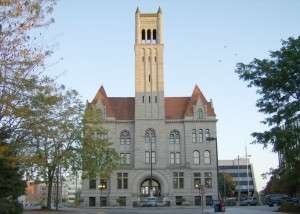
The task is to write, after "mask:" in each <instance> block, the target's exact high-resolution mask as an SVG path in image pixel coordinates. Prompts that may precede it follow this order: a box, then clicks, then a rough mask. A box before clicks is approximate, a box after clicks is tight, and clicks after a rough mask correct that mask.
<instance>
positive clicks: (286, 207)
mask: <svg viewBox="0 0 300 214" xmlns="http://www.w3.org/2000/svg"><path fill="white" fill-rule="evenodd" d="M278 211H280V212H291V213H300V205H299V204H298V205H295V204H290V203H283V204H281V206H280V207H279V209H278Z"/></svg>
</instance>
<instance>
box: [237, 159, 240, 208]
mask: <svg viewBox="0 0 300 214" xmlns="http://www.w3.org/2000/svg"><path fill="white" fill-rule="evenodd" d="M237 184H238V204H239V206H240V197H241V190H240V156H239V155H238V180H237Z"/></svg>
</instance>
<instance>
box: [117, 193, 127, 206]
mask: <svg viewBox="0 0 300 214" xmlns="http://www.w3.org/2000/svg"><path fill="white" fill-rule="evenodd" d="M117 203H118V204H119V206H121V207H125V206H126V197H125V196H119V197H118V199H117Z"/></svg>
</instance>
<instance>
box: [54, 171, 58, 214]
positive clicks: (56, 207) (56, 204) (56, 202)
mask: <svg viewBox="0 0 300 214" xmlns="http://www.w3.org/2000/svg"><path fill="white" fill-rule="evenodd" d="M58 188H59V167H57V168H56V200H55V209H56V210H58V200H59V197H58Z"/></svg>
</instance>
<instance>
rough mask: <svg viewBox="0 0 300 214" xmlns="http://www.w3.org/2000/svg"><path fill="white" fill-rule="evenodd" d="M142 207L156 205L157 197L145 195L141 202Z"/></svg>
mask: <svg viewBox="0 0 300 214" xmlns="http://www.w3.org/2000/svg"><path fill="white" fill-rule="evenodd" d="M142 206H144V207H156V206H157V198H156V197H153V196H152V197H151V196H150V197H147V198H145V200H144V201H143V203H142Z"/></svg>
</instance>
